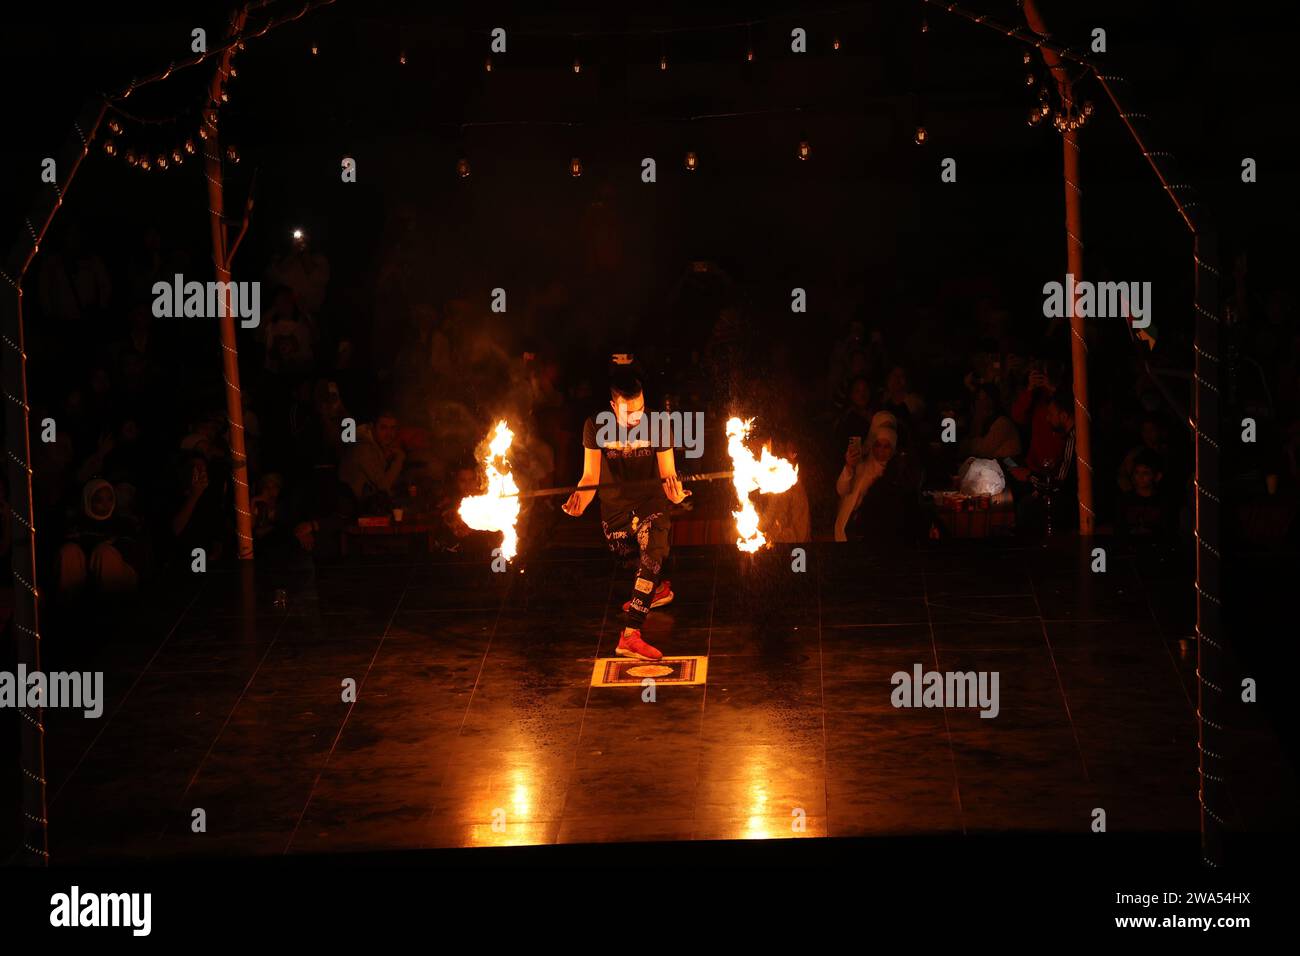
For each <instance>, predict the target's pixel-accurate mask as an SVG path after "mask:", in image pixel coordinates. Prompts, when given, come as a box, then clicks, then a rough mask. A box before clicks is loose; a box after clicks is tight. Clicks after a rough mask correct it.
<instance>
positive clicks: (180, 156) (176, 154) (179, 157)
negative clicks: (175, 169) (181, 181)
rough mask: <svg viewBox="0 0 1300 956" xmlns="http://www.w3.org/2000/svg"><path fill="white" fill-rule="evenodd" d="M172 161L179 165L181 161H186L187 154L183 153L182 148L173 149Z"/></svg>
mask: <svg viewBox="0 0 1300 956" xmlns="http://www.w3.org/2000/svg"><path fill="white" fill-rule="evenodd" d="M172 162H173V163H175V164H176V165H177V166H179V165H180V164H181V163H183V162H185V154H184V153H182V152H181V151H180V149H173V150H172Z"/></svg>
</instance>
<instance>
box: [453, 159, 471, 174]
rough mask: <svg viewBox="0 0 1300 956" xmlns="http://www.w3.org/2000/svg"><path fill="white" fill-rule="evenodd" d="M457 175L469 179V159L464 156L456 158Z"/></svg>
mask: <svg viewBox="0 0 1300 956" xmlns="http://www.w3.org/2000/svg"><path fill="white" fill-rule="evenodd" d="M456 175H457V176H459V177H460V178H461V179H469V160H468V159H466V158H465V157H463V156H462V157H461V158H460V159H458V160H456Z"/></svg>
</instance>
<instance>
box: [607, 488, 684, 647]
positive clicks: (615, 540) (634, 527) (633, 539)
mask: <svg viewBox="0 0 1300 956" xmlns="http://www.w3.org/2000/svg"><path fill="white" fill-rule="evenodd" d="M600 526H601V528H602V529H603V530H604V532H605V541H606V543H607V544H608V545H609V549H610V550H611V551H613V552H614V553H615V554H616V555H618V556H619V557H620V558H630V557H632V556H633V555H635V554H636V553H637V551H638V550H640V552H641V559H640V561H639V562H638V564H637V570H636V580H635V581H634V582H633V583H632V603H631V605H630V606H629V607H628V610H627V611H626V612H625V613H624V614H623V626H624V627H631V628H635V629H637V630H640V629H641V628H642V626H644V624H645V619H646V615H647V614H649V613H650V602H651V600H652V598H653V596H654V593H655V588H656V587H657V586H658V585H659V572H660V571H661V570H662V569H663V564H664V559H665V558H667V557H668V530H669V528H670V527H671V522H670V520H669V517H668V512H666V511H663V512H655V513H654V514H651V515H646V516H645V517H644V518H643V517H641V516H640V515H637V514H635V513H633V512H624V513H622V514H618V515H612V516H611V517H610V518H609V519H608V520H603V521H601V523H600Z"/></svg>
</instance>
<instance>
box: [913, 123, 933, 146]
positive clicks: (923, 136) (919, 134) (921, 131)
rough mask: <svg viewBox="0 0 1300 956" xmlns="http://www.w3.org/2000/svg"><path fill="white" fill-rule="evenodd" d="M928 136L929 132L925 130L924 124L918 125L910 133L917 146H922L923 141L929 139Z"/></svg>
mask: <svg viewBox="0 0 1300 956" xmlns="http://www.w3.org/2000/svg"><path fill="white" fill-rule="evenodd" d="M929 137H930V134H929V133H927V132H926V130H925V127H924V126H918V127H917V128H916V132H915V133H913V134H912V139H913V140H914V141H915V142H916V145H917V146H924V145H925V141H926V140H927V139H929Z"/></svg>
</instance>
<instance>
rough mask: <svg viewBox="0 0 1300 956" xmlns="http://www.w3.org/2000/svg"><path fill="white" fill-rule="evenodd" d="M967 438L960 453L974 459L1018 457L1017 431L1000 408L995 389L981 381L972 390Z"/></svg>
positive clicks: (1018, 441) (999, 400)
mask: <svg viewBox="0 0 1300 956" xmlns="http://www.w3.org/2000/svg"><path fill="white" fill-rule="evenodd" d="M970 429H971V433H970V437H969V438H967V439H966V441H965V442H963V448H962V450H963V452H964V453H965V454H967V455H972V456H974V457H976V458H996V459H999V460H1001V459H1003V458H1015V459H1019V457H1020V432H1019V430H1018V429H1017V428H1016V423H1015V422H1013V421H1012V420H1011V419H1010V418H1009V417H1008V416H1007V415H1006V414H1004V413H1003V411H1002V408H1001V398H1000V397H999V395H998V390H997V388H996V387H995V386H994V385H992V384H990V383H987V382H985V383H984V384H982V385H979V386H977V387H976V389H975V399H974V403H973V406H972V408H971V421H970Z"/></svg>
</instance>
